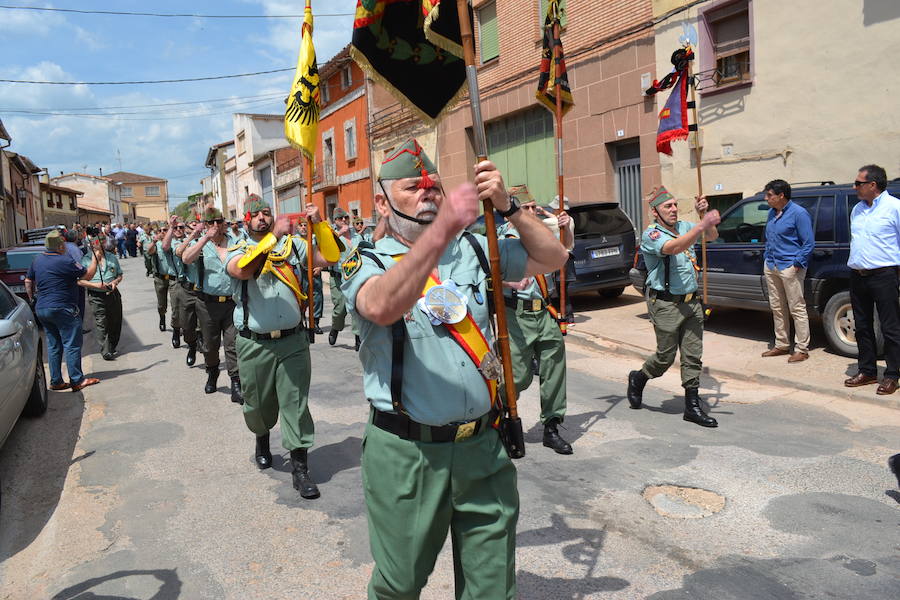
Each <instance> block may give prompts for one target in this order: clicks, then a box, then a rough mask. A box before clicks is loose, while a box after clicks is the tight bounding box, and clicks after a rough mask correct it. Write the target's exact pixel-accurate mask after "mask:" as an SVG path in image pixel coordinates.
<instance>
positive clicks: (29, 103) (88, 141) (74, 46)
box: [0, 0, 356, 206]
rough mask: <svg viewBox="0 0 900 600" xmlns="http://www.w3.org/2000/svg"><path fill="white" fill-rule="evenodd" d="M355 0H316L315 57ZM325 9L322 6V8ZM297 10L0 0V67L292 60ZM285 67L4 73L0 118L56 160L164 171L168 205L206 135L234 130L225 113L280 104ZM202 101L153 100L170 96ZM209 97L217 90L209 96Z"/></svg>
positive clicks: (324, 56)
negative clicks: (0, 53) (1, 1)
mask: <svg viewBox="0 0 900 600" xmlns="http://www.w3.org/2000/svg"><path fill="white" fill-rule="evenodd" d="M5 4H9V5H20V6H44V7H57V8H70V9H81V10H115V11H135V12H159V13H191V14H217V15H235V14H241V15H244V14H254V15H276V14H302V13H303V7H304V0H295V1H285V0H217V1H215V2H212V1H207V2H184V1H174V0H155V1H154V2H152V3H149V2H137V1H133V0H117V1H116V2H111V1H109V0H107V1H105V2H102V1H96V0H72V1H68V2H58V3H56V4H51V3H41V2H27V1H22V0H17V1H13V2H8V3H5ZM355 6H356V0H313V2H312V8H313V14H314V15H315V16H316V20H315V33H314V35H313V41H314V43H315V45H316V54H317V56H318V62H319V64H320V65H321V64H324V63H325V62H326V61H327V60H328V59H329V58H330V57H332V56H334V55H335V54H336V53H337V52H338V51H340V50H341V49H342V48H343V47H344V46H345V45H346V44H348V43H349V42H350V38H351V35H352V29H353V17H352V16H337V17H328V16H324V15H325V14H326V13H327V14H340V13H347V14H352V13H353V11H354V9H355ZM320 14H321V15H322V16H320ZM300 23H301V20H300V19H299V18H298V19H196V18H157V17H133V16H112V15H84V14H72V13H52V12H36V11H35V12H32V11H19V10H7V9H0V39H2V45H3V50H4V60H3V64H2V66H0V79H27V80H46V81H137V80H142V81H143V80H158V79H178V78H189V77H206V76H215V75H228V74H235V73H248V72H255V71H268V70H272V69H281V68H288V67H290V68H293V67H294V66H295V65H296V62H297V50H298V48H299V43H300ZM291 77H292V73H291V72H287V73H278V74H272V75H262V76H256V77H245V78H239V79H226V80H219V81H204V82H191V83H170V84H152V85H115V86H106V85H77V86H49V85H28V84H13V83H0V119H2V120H3V123H4V125H5V126H6V129H7V130H8V131H9V133H10V135H11V136H12V138H13V142H12V146H11V147H10V148H9V150H12V151H14V152H20V153H22V154H25V155H27V156H28V157H29V158H31V159H32V160H33V161H34V162H35V163H36V164H37V165H38V166H40V167H47V168H48V169H49V170H50V173H51V175H58V174H59V172H60V171H66V172H69V171H85V170H86V171H87V172H88V173H94V174H96V173H98V171H99V169H101V168H102V169H103V172H104V173H112V172H114V171H117V170H119V156H121V170H123V171H131V172H135V173H142V174H146V175H155V176H160V177H164V178H167V179H169V193H170V205H171V206H174V205H176V204H178V203H179V202H181V201H182V200H183V199H184V198H185V197H186V196H187V195H188V194H191V193H194V192H198V191H200V183H199V181H200V178H202V177H203V176H204V175H206V174H207V173H208V171H206V170H205V168H204V166H203V163H204V160H205V158H206V152H207V150H208V148H209V146H211V145H213V144H216V143H218V142H221V141H224V140H226V139H231V137H232V132H231V113H233V112H266V113H279V112H282V111H283V110H284V104H283V98H284V96H286V95H287V93H288V91H289V89H290V84H291ZM200 100H202V101H206V102H203V103H200V104H183V105H177V106H164V107H158V106H157V107H148V106H143V105H156V104H168V103H183V102H196V101H200ZM209 100H216V101H213V102H209ZM89 107H128V108H116V109H109V110H104V111H82V112H92V113H98V112H99V113H109V112H117V113H132V114H119V115H108V114H107V115H104V116H81V117H74V116H69V115H58V114H57V115H35V114H30V115H24V114H21V113H14V112H10V111H14V110H20V111H21V110H27V111H33V112H65V113H69V112H74V111H70V110H64V109H73V108H89Z"/></svg>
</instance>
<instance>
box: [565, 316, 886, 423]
mask: <svg viewBox="0 0 900 600" xmlns="http://www.w3.org/2000/svg"><path fill="white" fill-rule="evenodd" d="M566 337H567V338H568V339H569V340H570V341H572V342H575V343H576V344H578V345H580V346H584V347H586V348H590V349H592V350H599V351H601V352H610V353H613V354H620V355H624V356H632V357H635V358H639V359H641V360H645V359H646V358H647V357H648V356H650V354H651V353H652V350H648V349H647V348H642V347H640V346H635V345H633V344H628V343H627V342H622V341H620V340H614V339H612V338H607V337H604V336H602V335H597V334H593V333H586V332H584V331H576V330H575V329H569V330H568V334H567V335H566ZM703 374H704V375H709V376H711V377H726V378H729V379H738V380H741V381H746V382H750V383H761V384H770V385H777V386H779V387H787V388H793V389H797V390H803V391H807V392H815V393H818V394H823V395H825V396H829V397H830V398H840V399H841V400H850V401H851V402H862V403H865V404H872V405H874V406H881V407H887V408H893V409H896V410H900V392H897V393H895V394H893V395H890V396H878V395H876V394H875V386H874V385H873V386H866V387H865V388H864V389H866V390H871V392H870V396H869V395H863V394H854V393H853V392H851V391H849V388H844V387H843V386H841V387H837V388H836V387H833V386H832V387H828V386H824V385H815V384H811V383H801V382H797V381H794V380H791V379H783V378H781V377H773V376H771V375H765V374H763V373H751V374H748V373H744V372H741V371H732V370H729V369H720V368H710V367H708V366H704V367H703Z"/></svg>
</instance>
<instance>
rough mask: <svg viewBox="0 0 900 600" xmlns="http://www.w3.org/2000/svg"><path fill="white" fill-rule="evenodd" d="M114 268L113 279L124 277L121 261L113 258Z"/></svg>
mask: <svg viewBox="0 0 900 600" xmlns="http://www.w3.org/2000/svg"><path fill="white" fill-rule="evenodd" d="M110 264H112V268H113V277H118V276H120V275H122V265H121V264H120V263H119V259H118V258H117V257H113V260H112V263H110Z"/></svg>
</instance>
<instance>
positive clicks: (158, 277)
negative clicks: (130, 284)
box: [154, 273, 172, 281]
mask: <svg viewBox="0 0 900 600" xmlns="http://www.w3.org/2000/svg"><path fill="white" fill-rule="evenodd" d="M154 277H156V278H157V279H162V280H163V281H169V280H170V279H172V276H171V275H161V274H159V273H157V274H156V275H154Z"/></svg>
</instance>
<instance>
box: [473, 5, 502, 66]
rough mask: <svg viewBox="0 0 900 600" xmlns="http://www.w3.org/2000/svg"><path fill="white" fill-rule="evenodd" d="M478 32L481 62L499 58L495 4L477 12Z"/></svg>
mask: <svg viewBox="0 0 900 600" xmlns="http://www.w3.org/2000/svg"><path fill="white" fill-rule="evenodd" d="M478 31H479V34H480V38H481V39H480V41H481V62H483V63H486V62H487V61H489V60H493V59H495V58H497V57H498V56H500V36H499V34H498V33H497V3H496V2H491V3H490V4H488V5H487V6H485V7H484V8H482V9H479V11H478Z"/></svg>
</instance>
